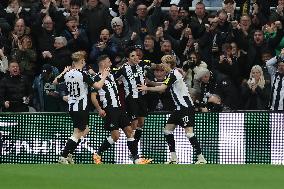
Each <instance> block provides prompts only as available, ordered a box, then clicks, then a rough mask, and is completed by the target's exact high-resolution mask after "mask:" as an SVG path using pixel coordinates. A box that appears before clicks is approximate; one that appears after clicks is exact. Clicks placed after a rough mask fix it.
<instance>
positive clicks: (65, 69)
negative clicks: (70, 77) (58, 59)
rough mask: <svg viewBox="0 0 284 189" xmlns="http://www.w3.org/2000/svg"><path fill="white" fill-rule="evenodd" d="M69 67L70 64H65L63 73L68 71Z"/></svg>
mask: <svg viewBox="0 0 284 189" xmlns="http://www.w3.org/2000/svg"><path fill="white" fill-rule="evenodd" d="M70 69H71V66H66V67H65V68H64V70H63V73H66V72H68V71H69V70H70Z"/></svg>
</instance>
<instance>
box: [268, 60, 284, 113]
mask: <svg viewBox="0 0 284 189" xmlns="http://www.w3.org/2000/svg"><path fill="white" fill-rule="evenodd" d="M276 62H277V59H276V57H274V58H272V59H270V60H269V61H267V62H266V65H267V69H268V72H269V74H270V76H271V87H272V90H271V97H270V109H271V110H284V75H283V74H280V73H279V72H278V71H277V69H276V67H275V66H274V64H275V63H276Z"/></svg>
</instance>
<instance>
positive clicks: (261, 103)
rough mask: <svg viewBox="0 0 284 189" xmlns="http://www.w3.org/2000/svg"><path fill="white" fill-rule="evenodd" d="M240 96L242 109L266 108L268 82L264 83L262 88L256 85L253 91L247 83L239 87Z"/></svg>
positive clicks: (267, 102) (268, 94)
mask: <svg viewBox="0 0 284 189" xmlns="http://www.w3.org/2000/svg"><path fill="white" fill-rule="evenodd" d="M241 96H242V102H243V106H242V108H243V109H244V110H267V109H268V104H269V98H270V84H265V86H264V88H263V89H262V88H260V87H257V88H256V92H255V93H253V92H252V90H251V89H250V88H249V86H248V84H247V83H246V84H243V85H242V87H241Z"/></svg>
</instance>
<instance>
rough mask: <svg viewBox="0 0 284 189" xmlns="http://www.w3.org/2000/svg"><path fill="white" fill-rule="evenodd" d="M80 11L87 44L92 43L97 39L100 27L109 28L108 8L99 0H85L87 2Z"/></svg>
mask: <svg viewBox="0 0 284 189" xmlns="http://www.w3.org/2000/svg"><path fill="white" fill-rule="evenodd" d="M81 13H82V18H81V19H82V24H83V26H84V28H86V32H87V36H88V39H89V44H94V43H96V42H97V41H99V39H100V36H99V35H100V31H102V29H104V28H107V29H108V30H110V29H111V28H110V26H111V25H110V23H111V16H110V13H109V10H108V8H107V7H106V6H105V5H104V4H102V3H101V2H100V1H99V0H87V4H86V6H83V8H82V11H81ZM94 18H99V19H94ZM81 19H80V20H81Z"/></svg>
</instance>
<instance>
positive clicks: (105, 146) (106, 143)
mask: <svg viewBox="0 0 284 189" xmlns="http://www.w3.org/2000/svg"><path fill="white" fill-rule="evenodd" d="M112 144H114V141H113V139H112V138H111V136H110V137H108V138H107V139H105V140H104V142H103V143H102V145H101V146H100V147H99V150H98V152H97V154H98V155H99V156H101V155H102V154H103V152H104V151H106V150H107V149H109V148H110V147H111V145H112Z"/></svg>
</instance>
